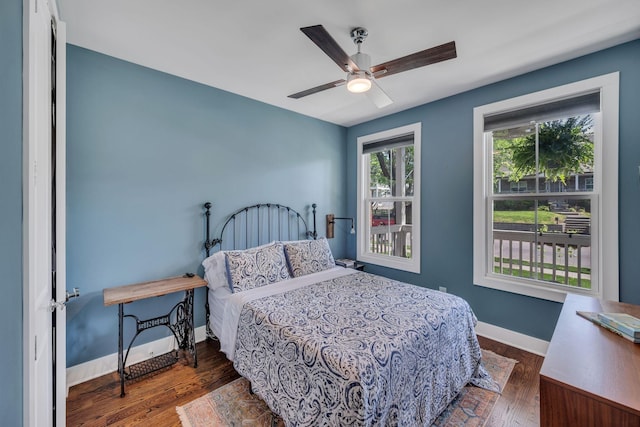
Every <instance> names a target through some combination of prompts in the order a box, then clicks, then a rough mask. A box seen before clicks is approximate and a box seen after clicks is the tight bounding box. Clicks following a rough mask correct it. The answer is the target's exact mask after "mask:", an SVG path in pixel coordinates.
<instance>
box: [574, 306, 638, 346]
mask: <svg viewBox="0 0 640 427" xmlns="http://www.w3.org/2000/svg"><path fill="white" fill-rule="evenodd" d="M576 314H577V315H578V316H581V317H584V318H585V319H587V320H590V321H591V322H593V323H595V324H596V325H598V326H601V327H602V328H604V329H606V330H608V331H611V332H613V333H614V334H617V335H620V336H621V337H622V338H625V339H627V340H629V341H631V342H633V343H636V344H638V343H640V336H639V337H635V336H632V335H630V334H628V333H626V332H623V331H621V330H619V329H616V328H615V327H613V326H610V325H609V324H607V323H605V322H604V321H603V320H602V318H601V315H602V314H611V313H596V312H593V311H576Z"/></svg>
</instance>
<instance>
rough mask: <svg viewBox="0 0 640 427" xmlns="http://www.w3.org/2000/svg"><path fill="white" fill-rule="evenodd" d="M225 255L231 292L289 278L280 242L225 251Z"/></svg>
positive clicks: (282, 246)
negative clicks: (241, 249)
mask: <svg viewBox="0 0 640 427" xmlns="http://www.w3.org/2000/svg"><path fill="white" fill-rule="evenodd" d="M225 256H226V263H227V278H228V279H229V287H230V288H231V292H242V291H247V290H249V289H253V288H258V287H260V286H264V285H268V284H270V283H275V282H279V281H280V280H285V279H290V278H291V275H290V274H289V269H288V268H287V260H286V257H285V255H284V245H283V244H282V243H273V244H270V245H265V246H260V247H257V248H252V249H246V250H243V251H227V252H226V253H225Z"/></svg>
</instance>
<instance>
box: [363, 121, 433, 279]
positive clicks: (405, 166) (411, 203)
mask: <svg viewBox="0 0 640 427" xmlns="http://www.w3.org/2000/svg"><path fill="white" fill-rule="evenodd" d="M357 144H358V224H359V226H358V231H357V234H358V235H357V239H358V240H357V241H358V243H357V259H358V260H359V261H364V262H368V263H372V264H377V265H382V266H385V267H390V268H396V269H400V270H406V271H411V272H414V273H419V272H420V219H421V217H420V155H421V154H420V153H421V124H420V123H416V124H412V125H407V126H402V127H399V128H395V129H391V130H388V131H383V132H379V133H375V134H372V135H365V136H361V137H359V138H358V141H357Z"/></svg>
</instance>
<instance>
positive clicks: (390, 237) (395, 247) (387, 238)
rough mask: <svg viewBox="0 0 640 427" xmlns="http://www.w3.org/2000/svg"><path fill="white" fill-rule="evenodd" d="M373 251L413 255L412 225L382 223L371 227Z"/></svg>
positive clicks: (406, 255) (401, 255)
mask: <svg viewBox="0 0 640 427" xmlns="http://www.w3.org/2000/svg"><path fill="white" fill-rule="evenodd" d="M370 246H371V252H372V253H375V254H386V255H393V256H398V257H402V258H410V257H411V225H408V224H399V225H395V224H394V225H380V226H375V227H371V240H370Z"/></svg>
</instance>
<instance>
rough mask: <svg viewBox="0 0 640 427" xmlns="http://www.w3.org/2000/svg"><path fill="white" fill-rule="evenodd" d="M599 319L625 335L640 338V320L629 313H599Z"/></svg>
mask: <svg viewBox="0 0 640 427" xmlns="http://www.w3.org/2000/svg"><path fill="white" fill-rule="evenodd" d="M598 318H599V319H600V321H601V322H602V323H604V324H606V325H609V326H611V327H612V328H615V329H617V330H619V331H620V332H622V333H624V334H627V335H630V336H632V337H634V338H640V319H638V318H637V317H634V316H631V315H630V314H627V313H598Z"/></svg>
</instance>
